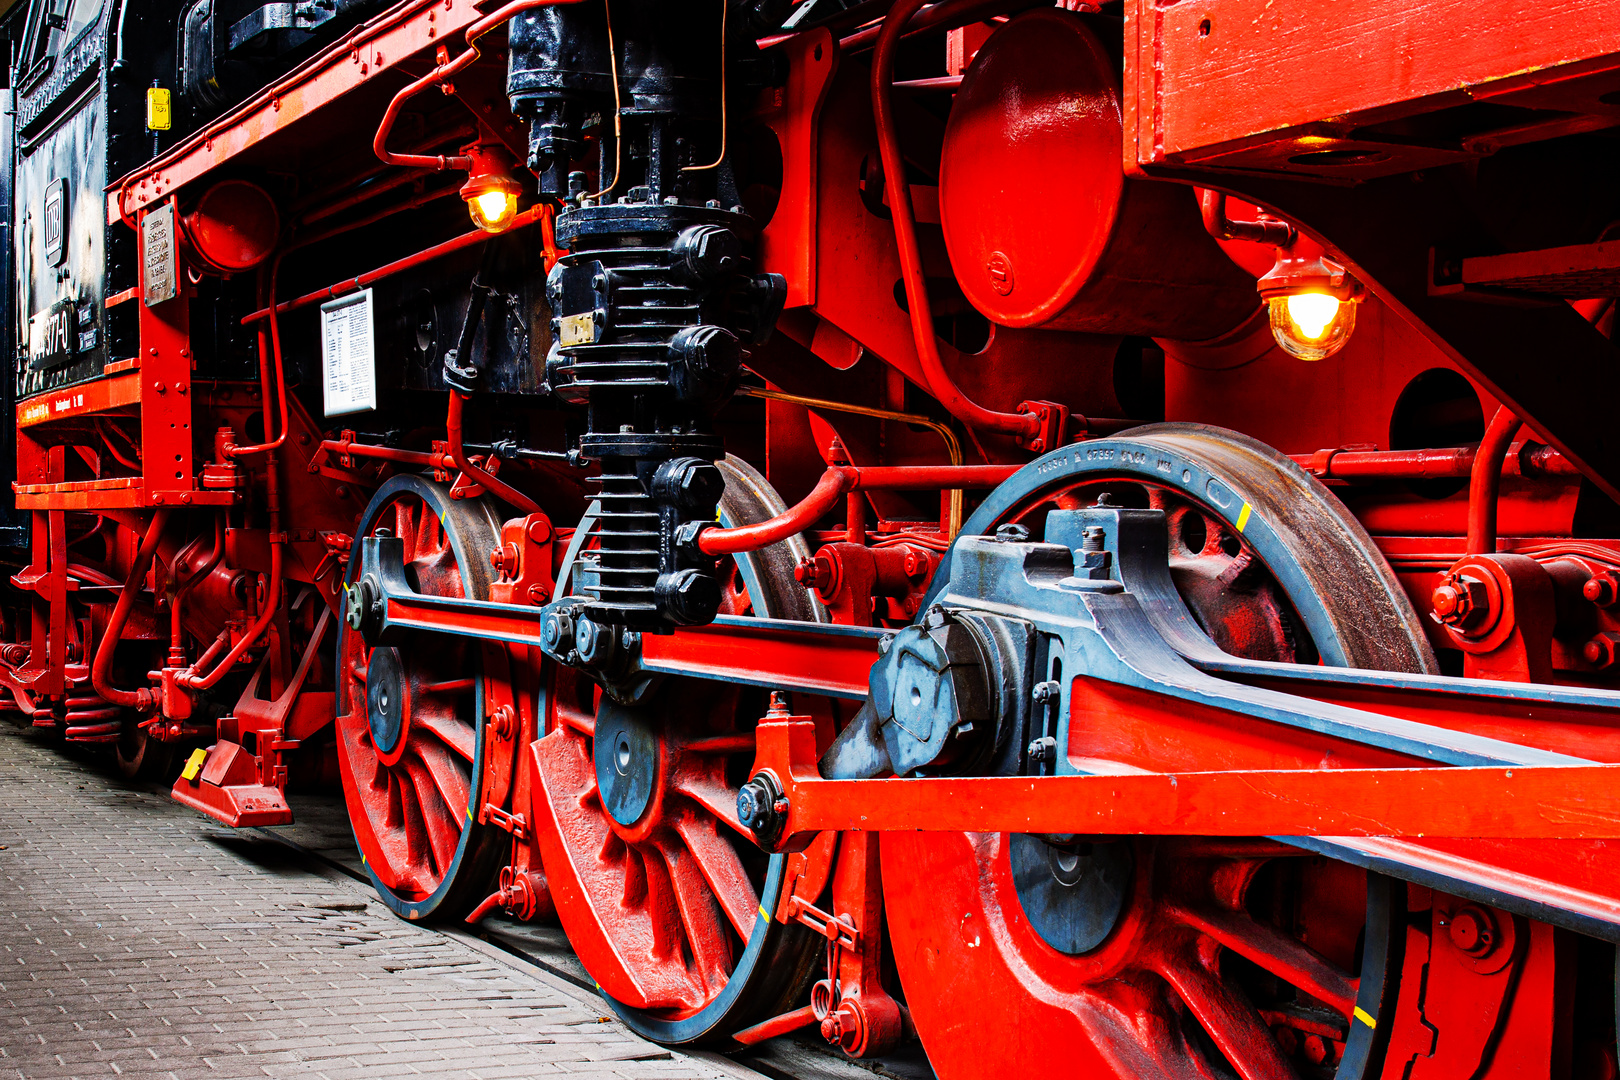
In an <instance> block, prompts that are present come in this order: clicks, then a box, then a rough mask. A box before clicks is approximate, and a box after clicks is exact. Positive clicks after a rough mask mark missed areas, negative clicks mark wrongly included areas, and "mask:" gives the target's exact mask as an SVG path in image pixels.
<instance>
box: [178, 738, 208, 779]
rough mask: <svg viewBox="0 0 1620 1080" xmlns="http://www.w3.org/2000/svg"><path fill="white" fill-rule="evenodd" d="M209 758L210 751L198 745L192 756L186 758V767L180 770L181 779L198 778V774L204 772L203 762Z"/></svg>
mask: <svg viewBox="0 0 1620 1080" xmlns="http://www.w3.org/2000/svg"><path fill="white" fill-rule="evenodd" d="M207 760H208V751H206V750H204V749H203V748H202V747H200V746H199V747H197V749H195V750H193V751H192V752H191V756H190V757H189V758H187V759H186V767H185V768H183V769H181V770H180V779H182V780H195V779H197V774H198V773H200V772H202V767H203V762H205V761H207Z"/></svg>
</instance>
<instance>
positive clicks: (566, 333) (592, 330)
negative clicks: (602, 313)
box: [557, 311, 596, 346]
mask: <svg viewBox="0 0 1620 1080" xmlns="http://www.w3.org/2000/svg"><path fill="white" fill-rule="evenodd" d="M595 340H596V312H594V311H587V312H584V313H583V314H580V315H564V316H563V317H562V326H561V328H559V329H558V331H557V342H558V344H560V345H564V346H567V345H589V344H591V343H592V342H593V341H595Z"/></svg>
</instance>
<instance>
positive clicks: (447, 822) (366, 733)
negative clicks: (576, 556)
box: [337, 476, 500, 919]
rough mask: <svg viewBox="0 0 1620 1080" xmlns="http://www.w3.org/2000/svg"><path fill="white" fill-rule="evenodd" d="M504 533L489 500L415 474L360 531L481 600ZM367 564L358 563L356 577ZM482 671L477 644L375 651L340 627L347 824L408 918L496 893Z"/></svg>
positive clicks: (429, 579)
mask: <svg viewBox="0 0 1620 1080" xmlns="http://www.w3.org/2000/svg"><path fill="white" fill-rule="evenodd" d="M499 534H500V527H499V522H498V520H497V519H496V517H495V512H494V509H493V508H492V507H491V506H490V505H489V503H488V501H487V500H485V499H477V500H452V499H450V498H449V496H448V494H447V493H446V491H445V489H444V487H443V486H442V485H439V484H435V483H432V482H430V481H428V480H424V479H423V478H421V477H418V476H396V477H394V478H393V479H391V480H390V481H388V483H386V484H384V485H383V486H382V488H381V489H379V491H378V492H377V494H376V496H375V497H374V498H373V499H372V501H371V504H370V506H368V507H367V508H366V512H365V515H364V517H363V520H362V522H361V528H360V529H359V530H357V535H358V536H361V537H364V536H378V537H383V536H390V537H398V538H399V539H400V541H401V542H402V544H403V547H404V565H405V576H406V579H407V580H408V581H409V582H410V583H411V585H412V586H413V587H414V588H415V589H416V590H417V591H418V592H421V593H424V594H427V595H433V596H454V597H467V598H471V599H477V600H483V599H487V598H488V589H489V572H488V571H489V558H488V553H489V552H490V551H491V550H492V549H493V548H494V547H495V544H496V538H497V537H498V536H499ZM356 546H357V548H358V545H356ZM359 563H360V560H359V559H358V558H355V559H353V560H352V561H351V563H350V576H351V578H352V577H353V576H354V575H355V574H356V573H357V572H358V568H359ZM350 584H351V585H352V584H353V583H352V581H351V582H350ZM480 666H481V665H480V657H479V650H478V647H477V642H476V641H474V640H473V639H471V638H467V637H460V636H452V635H442V634H412V635H411V636H409V637H408V638H406V639H404V640H401V641H398V642H394V643H390V644H381V643H377V644H375V645H368V644H367V643H366V641H365V640H364V638H363V637H362V636H361V634H360V633H359V632H358V631H357V630H355V629H353V628H352V627H350V626H349V625H348V624H347V623H346V622H345V623H344V624H341V625H340V627H339V633H338V702H337V714H338V715H337V736H338V739H337V743H338V764H339V771H340V773H341V775H342V777H343V792H344V795H345V797H346V799H347V801H348V806H349V819H350V821H351V823H352V824H353V826H354V834H355V840H356V841H357V843H358V844H359V847H360V853H361V855H362V857H363V858H364V859H365V865H366V869H367V871H368V872H369V873H370V875H371V879H372V883H373V884H374V885H375V886H376V888H377V893H378V895H379V896H380V897H381V898H382V899H383V900H384V902H386V903H387V904H388V905H389V906H390V907H391V908H393V909H394V911H396V912H397V913H398V914H400V915H402V916H404V917H406V918H409V919H423V918H428V917H430V916H432V915H434V914H443V915H448V916H451V917H456V916H460V915H464V914H466V912H467V910H468V909H469V908H471V907H472V906H473V905H474V904H476V903H477V902H478V901H479V900H481V899H483V898H484V896H486V895H487V894H488V893H489V892H490V891H491V887H490V883H491V880H492V877H493V874H494V870H495V867H494V860H495V859H497V858H498V856H499V854H500V848H499V844H498V842H497V840H496V835H499V834H494V835H492V833H493V832H494V831H493V830H490V829H488V828H487V827H485V826H482V825H479V824H477V823H476V822H475V821H473V817H474V815H473V813H472V807H474V806H475V805H477V804H476V797H477V792H478V787H479V783H480V779H481V771H482V770H481V769H480V762H481V756H482V748H483V738H482V731H483V723H484V717H483V707H482V701H483V688H482V686H481V685H480Z"/></svg>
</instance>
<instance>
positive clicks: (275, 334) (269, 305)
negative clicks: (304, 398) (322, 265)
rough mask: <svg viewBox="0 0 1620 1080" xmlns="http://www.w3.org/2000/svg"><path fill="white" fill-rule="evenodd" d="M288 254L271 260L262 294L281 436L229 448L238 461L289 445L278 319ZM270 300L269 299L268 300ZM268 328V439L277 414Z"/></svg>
mask: <svg viewBox="0 0 1620 1080" xmlns="http://www.w3.org/2000/svg"><path fill="white" fill-rule="evenodd" d="M286 254H287V252H286V251H281V252H279V253H277V255H276V257H275V258H274V259H272V260H270V267H269V269H268V270H267V271H266V272H265V277H266V282H265V286H264V289H263V290H261V294H260V295H261V300H260V303H263V304H265V307H266V309H267V310H268V311H269V312H270V315H269V322H270V333H269V343H270V353H273V354H274V357H275V368H276V398H277V399H278V400H279V401H280V402H281V434H280V435H277V436H276V437H275V438H274V439H273V440H271V441H270V442H262V443H259V444H258V445H257V446H227V447H225V454H226V456H228V457H232V458H237V457H242V456H244V455H247V454H264V453H268V452H270V451H272V450H277V449H280V447H281V444H282V443H284V442H286V441H287V424H288V419H287V374H286V369H285V368H284V367H283V366H282V362H281V321H280V320H279V319H277V318H276V275H277V273H278V272H279V271H280V270H281V260H282V258H283V257H284V256H285V255H286ZM264 297H268V299H264ZM265 336H266V335H265V328H264V327H262V326H261V327H259V388H260V389H259V398H260V400H261V401H262V402H263V403H264V404H263V408H264V437H265V438H266V439H269V438H270V422H271V420H272V419H273V418H274V414H273V413H272V412H271V411H270V409H271V406H270V355H269V354H267V353H266V351H265Z"/></svg>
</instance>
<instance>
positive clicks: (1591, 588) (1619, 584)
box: [1581, 570, 1620, 607]
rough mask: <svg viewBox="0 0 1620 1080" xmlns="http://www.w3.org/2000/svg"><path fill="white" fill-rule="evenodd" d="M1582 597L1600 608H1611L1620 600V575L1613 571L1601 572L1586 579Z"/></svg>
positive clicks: (1582, 588)
mask: <svg viewBox="0 0 1620 1080" xmlns="http://www.w3.org/2000/svg"><path fill="white" fill-rule="evenodd" d="M1581 595H1582V596H1584V597H1586V598H1587V599H1588V600H1590V601H1592V603H1594V604H1596V605H1597V606H1598V607H1609V606H1611V605H1612V604H1613V603H1614V602H1615V600H1616V599H1617V598H1620V575H1617V574H1615V572H1614V571H1613V570H1601V571H1599V572H1598V573H1596V574H1593V575H1592V576H1591V577H1589V578H1587V579H1586V584H1585V585H1582V586H1581Z"/></svg>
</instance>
